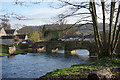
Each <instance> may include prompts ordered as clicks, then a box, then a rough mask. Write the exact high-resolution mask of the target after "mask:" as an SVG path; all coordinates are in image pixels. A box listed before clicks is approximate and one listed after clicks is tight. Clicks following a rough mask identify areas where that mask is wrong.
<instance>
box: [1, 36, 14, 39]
mask: <svg viewBox="0 0 120 80" xmlns="http://www.w3.org/2000/svg"><path fill="white" fill-rule="evenodd" d="M14 38H15V36H1V39H14Z"/></svg>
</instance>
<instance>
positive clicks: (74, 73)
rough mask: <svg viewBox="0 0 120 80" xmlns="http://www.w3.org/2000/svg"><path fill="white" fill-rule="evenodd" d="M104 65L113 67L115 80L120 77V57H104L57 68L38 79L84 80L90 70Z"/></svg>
mask: <svg viewBox="0 0 120 80" xmlns="http://www.w3.org/2000/svg"><path fill="white" fill-rule="evenodd" d="M104 67H109V68H110V69H111V71H112V74H113V76H112V78H114V79H115V80H117V79H120V76H119V75H120V59H119V58H113V59H110V58H103V59H100V60H97V61H95V62H91V63H82V64H77V65H73V66H71V67H67V68H64V69H57V70H55V71H53V72H50V73H47V74H46V75H44V76H42V77H40V78H39V79H37V80H82V79H86V78H87V76H88V74H89V73H90V72H93V71H97V70H100V69H102V68H104Z"/></svg>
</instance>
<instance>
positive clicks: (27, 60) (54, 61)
mask: <svg viewBox="0 0 120 80" xmlns="http://www.w3.org/2000/svg"><path fill="white" fill-rule="evenodd" d="M58 52H59V53H26V54H18V55H13V56H10V57H7V56H5V57H2V78H39V77H41V76H43V75H45V74H46V73H48V72H51V71H53V70H55V69H61V68H65V67H70V66H71V65H75V64H79V63H86V62H89V61H90V58H89V56H88V55H89V52H88V51H87V50H77V52H76V55H65V54H64V50H61V51H58Z"/></svg>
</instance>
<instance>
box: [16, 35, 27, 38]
mask: <svg viewBox="0 0 120 80" xmlns="http://www.w3.org/2000/svg"><path fill="white" fill-rule="evenodd" d="M16 36H17V37H18V38H19V39H25V37H26V36H27V35H26V34H18V35H16Z"/></svg>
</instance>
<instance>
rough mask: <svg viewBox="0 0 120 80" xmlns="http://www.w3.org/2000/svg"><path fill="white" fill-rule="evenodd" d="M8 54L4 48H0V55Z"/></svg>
mask: <svg viewBox="0 0 120 80" xmlns="http://www.w3.org/2000/svg"><path fill="white" fill-rule="evenodd" d="M8 55H9V54H8V53H7V50H6V49H0V56H8Z"/></svg>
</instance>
